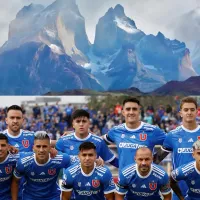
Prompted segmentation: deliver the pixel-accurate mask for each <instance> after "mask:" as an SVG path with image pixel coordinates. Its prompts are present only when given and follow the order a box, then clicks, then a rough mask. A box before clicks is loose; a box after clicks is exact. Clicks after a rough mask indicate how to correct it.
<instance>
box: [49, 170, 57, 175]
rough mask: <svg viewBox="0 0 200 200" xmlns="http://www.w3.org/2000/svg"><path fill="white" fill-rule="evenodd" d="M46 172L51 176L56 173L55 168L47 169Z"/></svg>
mask: <svg viewBox="0 0 200 200" xmlns="http://www.w3.org/2000/svg"><path fill="white" fill-rule="evenodd" d="M48 174H49V175H51V176H53V175H55V174H56V169H48Z"/></svg>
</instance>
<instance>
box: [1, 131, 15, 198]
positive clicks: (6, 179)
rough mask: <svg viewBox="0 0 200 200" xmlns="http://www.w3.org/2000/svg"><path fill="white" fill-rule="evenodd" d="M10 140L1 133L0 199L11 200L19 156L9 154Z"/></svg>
mask: <svg viewBox="0 0 200 200" xmlns="http://www.w3.org/2000/svg"><path fill="white" fill-rule="evenodd" d="M8 149H9V145H8V138H7V137H6V136H5V135H4V134H3V133H0V199H2V200H11V190H10V188H11V179H12V173H13V170H14V168H15V165H16V162H17V159H18V155H17V154H9V152H8Z"/></svg>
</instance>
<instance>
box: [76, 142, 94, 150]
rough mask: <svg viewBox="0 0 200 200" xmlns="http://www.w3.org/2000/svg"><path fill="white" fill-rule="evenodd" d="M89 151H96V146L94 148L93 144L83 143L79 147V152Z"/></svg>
mask: <svg viewBox="0 0 200 200" xmlns="http://www.w3.org/2000/svg"><path fill="white" fill-rule="evenodd" d="M89 149H94V150H95V151H96V146H95V144H94V143H93V142H83V143H82V144H81V145H80V146H79V151H82V150H89Z"/></svg>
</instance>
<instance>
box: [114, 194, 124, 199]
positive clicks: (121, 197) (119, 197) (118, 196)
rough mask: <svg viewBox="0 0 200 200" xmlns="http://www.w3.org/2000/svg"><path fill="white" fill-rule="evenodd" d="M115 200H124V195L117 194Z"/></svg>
mask: <svg viewBox="0 0 200 200" xmlns="http://www.w3.org/2000/svg"><path fill="white" fill-rule="evenodd" d="M115 200H124V195H122V194H118V193H115Z"/></svg>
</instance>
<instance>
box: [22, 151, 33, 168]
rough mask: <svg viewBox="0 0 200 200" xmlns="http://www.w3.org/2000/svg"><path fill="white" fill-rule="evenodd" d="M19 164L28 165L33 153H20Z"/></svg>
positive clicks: (31, 160)
mask: <svg viewBox="0 0 200 200" xmlns="http://www.w3.org/2000/svg"><path fill="white" fill-rule="evenodd" d="M20 159H21V164H22V165H24V166H28V165H29V164H31V163H32V162H33V161H34V153H33V152H29V153H20Z"/></svg>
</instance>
